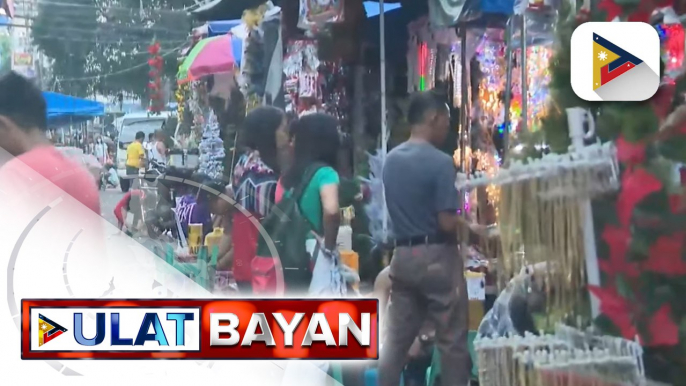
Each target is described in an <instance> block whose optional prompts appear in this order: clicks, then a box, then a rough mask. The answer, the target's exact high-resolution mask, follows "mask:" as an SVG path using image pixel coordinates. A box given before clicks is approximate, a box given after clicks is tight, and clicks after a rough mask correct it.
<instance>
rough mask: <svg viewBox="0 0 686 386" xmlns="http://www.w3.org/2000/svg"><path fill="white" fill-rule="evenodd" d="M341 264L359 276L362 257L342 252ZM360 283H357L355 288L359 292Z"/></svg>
mask: <svg viewBox="0 0 686 386" xmlns="http://www.w3.org/2000/svg"><path fill="white" fill-rule="evenodd" d="M340 254H341V263H343V264H345V265H346V266H347V267H348V268H350V269H352V270H353V271H355V272H356V273H357V274H358V275H359V274H360V255H358V254H357V252H354V251H340ZM359 287H360V283H355V284H354V285H353V288H354V289H355V290H359V289H360V288H359Z"/></svg>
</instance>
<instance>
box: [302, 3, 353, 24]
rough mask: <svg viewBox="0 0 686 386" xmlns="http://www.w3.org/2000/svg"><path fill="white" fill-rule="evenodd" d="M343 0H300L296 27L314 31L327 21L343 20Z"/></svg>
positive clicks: (336, 21) (337, 21)
mask: <svg viewBox="0 0 686 386" xmlns="http://www.w3.org/2000/svg"><path fill="white" fill-rule="evenodd" d="M343 3H344V0H300V14H299V17H298V28H301V29H304V30H306V31H311V32H315V31H317V30H318V29H320V28H321V27H323V26H324V25H325V24H327V23H339V22H342V21H343V9H344V7H343V5H344V4H343Z"/></svg>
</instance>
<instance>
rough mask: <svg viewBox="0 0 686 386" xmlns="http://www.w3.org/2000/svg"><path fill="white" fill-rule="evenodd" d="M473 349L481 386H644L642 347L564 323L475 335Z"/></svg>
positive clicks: (629, 341) (628, 341)
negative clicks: (548, 328)
mask: <svg viewBox="0 0 686 386" xmlns="http://www.w3.org/2000/svg"><path fill="white" fill-rule="evenodd" d="M474 347H475V350H476V352H477V356H478V358H479V364H480V366H479V384H480V385H484V386H501V385H502V386H510V385H519V386H562V385H566V386H571V385H574V386H586V385H588V386H615V385H642V384H645V374H644V371H643V362H642V360H641V354H642V349H641V346H640V345H638V344H637V343H635V342H633V341H631V340H626V339H618V338H613V337H607V336H598V335H596V334H593V333H589V332H587V331H582V330H578V329H575V328H571V327H568V326H565V325H562V324H558V325H557V326H556V328H555V333H554V334H546V335H542V336H535V335H533V334H526V335H525V336H517V335H515V336H503V335H500V336H493V337H490V336H485V337H479V338H477V339H476V340H475V342H474Z"/></svg>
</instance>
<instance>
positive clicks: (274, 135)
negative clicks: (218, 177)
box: [220, 106, 288, 293]
mask: <svg viewBox="0 0 686 386" xmlns="http://www.w3.org/2000/svg"><path fill="white" fill-rule="evenodd" d="M286 123H287V122H286V115H285V114H284V112H283V111H282V110H280V109H278V108H276V107H271V106H263V107H258V108H256V109H254V110H252V111H251V112H250V113H249V114H248V115H247V116H246V117H245V120H244V121H243V127H242V133H241V134H242V135H241V136H242V138H243V139H244V141H245V145H246V147H247V150H246V152H245V153H244V154H243V155H241V157H240V158H239V159H238V162H237V163H236V166H235V168H234V172H233V181H232V183H233V189H234V197H235V200H236V204H238V205H239V206H240V207H241V208H242V209H244V210H236V211H234V212H233V225H232V226H231V227H230V228H227V227H225V230H226V231H230V232H231V235H232V240H233V262H232V268H233V274H234V277H235V279H236V283H237V284H238V288H239V290H240V291H241V292H245V293H252V283H251V281H252V273H251V263H252V260H253V259H254V258H255V255H256V253H257V240H258V237H259V231H258V229H257V227H256V226H255V224H254V223H253V221H254V219H253V218H252V217H255V218H256V219H258V220H261V219H263V218H264V217H266V216H267V214H269V212H270V210H271V208H272V207H273V205H274V195H275V192H276V181H277V180H278V176H279V170H280V169H279V165H278V162H277V143H281V142H282V141H283V137H285V138H288V133H287V131H286V127H287V124H286ZM246 211H247V212H249V213H250V216H248V215H246ZM225 252H228V251H220V253H225Z"/></svg>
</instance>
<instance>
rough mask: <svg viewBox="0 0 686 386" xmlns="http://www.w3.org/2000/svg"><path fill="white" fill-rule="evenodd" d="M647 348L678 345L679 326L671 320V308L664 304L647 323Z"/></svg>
mask: <svg viewBox="0 0 686 386" xmlns="http://www.w3.org/2000/svg"><path fill="white" fill-rule="evenodd" d="M648 334H649V335H650V336H649V337H648V338H649V341H648V346H675V345H676V344H678V343H679V326H677V325H676V323H674V319H673V318H672V307H671V306H670V305H669V304H665V305H664V306H662V307H660V309H659V310H657V312H656V313H655V314H654V315H653V316H652V318H651V319H650V323H648Z"/></svg>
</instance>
